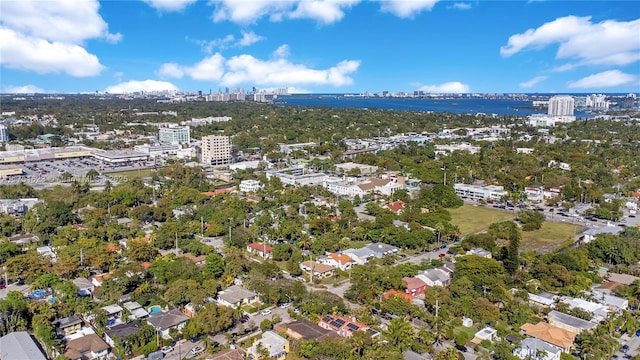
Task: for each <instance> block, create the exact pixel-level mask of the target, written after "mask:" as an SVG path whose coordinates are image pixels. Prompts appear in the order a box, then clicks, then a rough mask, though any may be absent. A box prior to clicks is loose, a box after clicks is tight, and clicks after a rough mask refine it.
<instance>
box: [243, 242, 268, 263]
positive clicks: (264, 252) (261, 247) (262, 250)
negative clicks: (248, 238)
mask: <svg viewBox="0 0 640 360" xmlns="http://www.w3.org/2000/svg"><path fill="white" fill-rule="evenodd" d="M247 251H248V252H249V253H251V254H253V255H258V256H260V257H261V258H263V259H269V258H271V255H272V253H273V247H272V246H270V245H267V243H258V242H254V243H251V244H249V245H247Z"/></svg>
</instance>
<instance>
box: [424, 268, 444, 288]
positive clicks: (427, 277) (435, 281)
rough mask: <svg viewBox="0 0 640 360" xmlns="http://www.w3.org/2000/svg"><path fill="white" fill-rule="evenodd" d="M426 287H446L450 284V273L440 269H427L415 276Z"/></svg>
mask: <svg viewBox="0 0 640 360" xmlns="http://www.w3.org/2000/svg"><path fill="white" fill-rule="evenodd" d="M415 277H416V278H418V279H420V280H422V281H423V282H424V283H425V284H427V286H431V287H433V286H448V285H449V284H450V283H451V273H449V272H447V271H445V270H442V269H427V270H424V271H422V272H420V273H419V274H418V275H416V276H415Z"/></svg>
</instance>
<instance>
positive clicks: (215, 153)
mask: <svg viewBox="0 0 640 360" xmlns="http://www.w3.org/2000/svg"><path fill="white" fill-rule="evenodd" d="M200 162H201V163H203V164H207V165H208V164H211V165H226V164H230V163H231V137H230V136H217V135H209V136H205V137H203V138H202V148H201V156H200Z"/></svg>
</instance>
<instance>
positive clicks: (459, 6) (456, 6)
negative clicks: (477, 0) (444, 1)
mask: <svg viewBox="0 0 640 360" xmlns="http://www.w3.org/2000/svg"><path fill="white" fill-rule="evenodd" d="M451 7H452V8H454V9H457V10H469V9H472V8H473V6H472V5H471V4H469V3H459V2H457V3H454V4H453V5H451Z"/></svg>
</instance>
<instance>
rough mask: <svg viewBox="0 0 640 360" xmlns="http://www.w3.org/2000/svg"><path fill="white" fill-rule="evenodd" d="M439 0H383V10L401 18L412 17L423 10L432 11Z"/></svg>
mask: <svg viewBox="0 0 640 360" xmlns="http://www.w3.org/2000/svg"><path fill="white" fill-rule="evenodd" d="M438 1H439V0H412V1H409V0H383V1H381V10H382V11H386V12H390V13H392V14H394V15H396V16H398V17H401V18H412V17H414V16H415V15H417V14H419V13H421V12H423V11H425V10H426V11H431V9H433V6H434V5H435V4H436V3H437V2H438Z"/></svg>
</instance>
